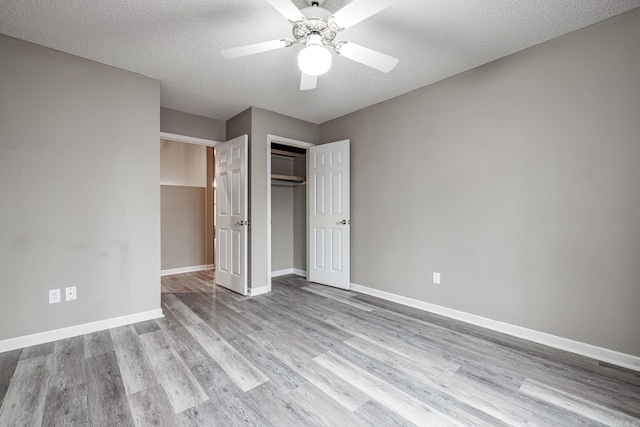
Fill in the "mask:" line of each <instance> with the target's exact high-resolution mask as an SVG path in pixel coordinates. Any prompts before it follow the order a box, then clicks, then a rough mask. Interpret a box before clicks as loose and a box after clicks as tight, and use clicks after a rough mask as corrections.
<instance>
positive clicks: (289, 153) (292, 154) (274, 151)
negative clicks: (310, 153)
mask: <svg viewBox="0 0 640 427" xmlns="http://www.w3.org/2000/svg"><path fill="white" fill-rule="evenodd" d="M271 154H278V155H280V156H285V157H304V153H296V152H294V151H286V150H278V149H276V148H272V149H271Z"/></svg>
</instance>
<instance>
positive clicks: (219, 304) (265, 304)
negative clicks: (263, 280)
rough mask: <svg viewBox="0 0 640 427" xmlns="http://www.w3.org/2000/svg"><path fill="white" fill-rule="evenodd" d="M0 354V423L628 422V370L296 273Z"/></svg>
mask: <svg viewBox="0 0 640 427" xmlns="http://www.w3.org/2000/svg"><path fill="white" fill-rule="evenodd" d="M162 286H163V288H162V289H163V293H162V309H163V312H164V314H165V317H164V318H163V319H158V320H153V321H148V322H142V323H138V324H135V325H130V326H124V327H120V328H114V329H111V330H108V331H102V332H97V333H93V334H88V335H84V336H80V337H76V338H70V339H66V340H60V341H56V342H54V343H49V344H43V345H38V346H34V347H30V348H26V349H22V350H15V351H10V352H5V353H0V402H1V406H0V426H3V427H4V426H38V425H46V426H57V425H61V426H62V425H64V426H75V425H78V426H86V425H93V426H112V425H114V426H115V425H119V426H134V425H137V426H155V425H157V426H236V425H238V426H239V425H242V426H278V427H280V426H331V427H337V426H409V425H424V426H440V425H442V426H449V425H465V426H503V425H513V426H522V425H538V426H577V425H580V426H600V425H609V426H638V425H640V373H639V372H635V371H631V370H627V369H623V368H619V367H616V366H612V365H608V364H605V363H599V362H598V361H596V360H593V359H589V358H586V357H582V356H578V355H575V354H571V353H567V352H563V351H560V350H555V349H551V348H548V347H545V346H542V345H538V344H534V343H531V342H528V341H524V340H520V339H516V338H513V337H510V336H507V335H503V334H499V333H496V332H492V331H488V330H485V329H482V328H478V327H475V326H471V325H468V324H465V323H462V322H457V321H454V320H451V319H447V318H444V317H440V316H436V315H432V314H429V313H426V312H423V311H420V310H416V309H412V308H407V307H404V306H401V305H398V304H394V303H390V302H386V301H383V300H380V299H378V298H374V297H370V296H366V295H362V294H358V293H355V292H350V291H343V290H339V289H334V288H329V287H325V286H321V285H317V284H313V283H310V282H307V281H306V280H304V279H302V278H300V277H297V276H284V277H281V278H278V279H274V283H273V291H272V292H271V293H270V294H266V295H261V296H258V297H252V298H249V297H242V296H239V295H237V294H234V293H233V292H230V291H228V290H226V289H224V288H220V287H217V286H215V285H214V284H213V276H212V274H211V273H210V272H198V273H187V274H182V275H175V276H167V277H164V278H163V279H162Z"/></svg>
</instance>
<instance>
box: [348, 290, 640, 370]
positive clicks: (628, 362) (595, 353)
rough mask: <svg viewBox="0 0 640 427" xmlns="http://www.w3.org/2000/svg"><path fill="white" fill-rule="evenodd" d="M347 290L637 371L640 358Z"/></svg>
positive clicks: (437, 308) (433, 306) (392, 296)
mask: <svg viewBox="0 0 640 427" xmlns="http://www.w3.org/2000/svg"><path fill="white" fill-rule="evenodd" d="M351 290H353V291H356V292H360V293H363V294H367V295H371V296H374V297H378V298H381V299H384V300H387V301H392V302H396V303H398V304H402V305H406V306H409V307H413V308H417V309H420V310H424V311H428V312H430V313H435V314H439V315H442V316H446V317H450V318H452V319H456V320H460V321H463V322H466V323H471V324H472V325H477V326H481V327H483V328H487V329H491V330H494V331H497V332H502V333H505V334H508V335H512V336H514V337H518V338H523V339H525V340H529V341H533V342H536V343H539V344H544V345H547V346H549V347H554V348H558V349H560V350H566V351H570V352H572V353H576V354H580V355H582V356H587V357H591V358H592V359H596V360H601V361H603V362H607V363H611V364H613V365H617V366H622V367H624V368H629V369H633V370H635V371H640V357H638V356H633V355H631V354H626V353H621V352H618V351H615V350H609V349H607V348H603V347H598V346H595V345H592V344H587V343H583V342H580V341H574V340H571V339H568V338H562V337H558V336H556V335H551V334H548V333H546V332H540V331H536V330H533V329H528V328H524V327H522V326H516V325H512V324H509V323H505V322H500V321H498V320H492V319H487V318H486V317H481V316H476V315H475V314H470V313H465V312H464V311H459V310H454V309H452V308H447V307H442V306H440V305H436V304H431V303H428V302H424V301H420V300H417V299H413V298H408V297H403V296H401V295H396V294H392V293H390V292H385V291H380V290H378V289H373V288H369V287H366V286H361V285H357V284H355V283H352V284H351Z"/></svg>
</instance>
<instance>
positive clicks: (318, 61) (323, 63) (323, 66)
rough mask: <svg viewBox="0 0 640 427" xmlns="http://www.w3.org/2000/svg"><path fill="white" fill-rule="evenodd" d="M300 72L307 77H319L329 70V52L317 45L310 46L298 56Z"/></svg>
mask: <svg viewBox="0 0 640 427" xmlns="http://www.w3.org/2000/svg"><path fill="white" fill-rule="evenodd" d="M298 66H299V67H300V71H302V72H303V73H304V74H306V75H308V76H319V75H321V74H324V73H326V72H327V71H329V68H331V52H329V51H328V50H327V49H325V48H324V47H322V46H319V45H317V44H310V45H308V46H307V47H305V48H304V49H302V50H301V51H300V53H299V54H298Z"/></svg>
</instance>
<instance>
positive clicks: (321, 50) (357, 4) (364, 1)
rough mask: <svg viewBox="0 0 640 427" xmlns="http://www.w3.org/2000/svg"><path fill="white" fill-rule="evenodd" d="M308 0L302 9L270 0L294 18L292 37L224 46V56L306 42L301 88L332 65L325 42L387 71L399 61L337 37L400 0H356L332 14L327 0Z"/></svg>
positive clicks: (312, 83) (281, 0) (311, 84)
mask: <svg viewBox="0 0 640 427" xmlns="http://www.w3.org/2000/svg"><path fill="white" fill-rule="evenodd" d="M306 1H307V3H308V4H309V7H306V8H304V9H302V10H300V9H298V8H297V7H296V5H295V4H293V3H292V2H291V0H267V2H269V4H271V6H273V7H274V8H275V9H276V10H277V11H278V12H280V14H282V16H284V17H285V18H287V19H288V20H289V22H291V24H292V25H293V29H292V32H293V37H294V38H293V39H279V40H271V41H266V42H260V43H254V44H249V45H245V46H239V47H233V48H229V49H223V50H221V51H220V54H221V55H222V56H224V57H225V58H228V59H234V58H240V57H242V56H247V55H253V54H254V53H260V52H266V51H269V50H275V49H281V48H285V47H291V46H293V45H294V44H302V45H305V48H304V49H302V50H301V51H300V53H299V54H298V66H299V67H300V71H301V72H302V78H301V79H300V90H309V89H315V88H316V86H317V83H318V76H319V75H321V74H324V73H326V72H327V71H328V70H329V68H331V52H330V51H329V50H327V49H326V48H325V46H328V47H330V48H332V49H333V51H334V52H335V53H337V54H338V55H342V56H344V57H346V58H349V59H352V60H354V61H356V62H359V63H361V64H364V65H367V66H369V67H371V68H375V69H376V70H379V71H382V72H384V73H388V72H389V71H391V70H392V69H393V68H394V67H395V66H396V65H397V64H398V59H396V58H394V57H392V56H389V55H385V54H384V53H380V52H377V51H375V50H372V49H369V48H367V47H364V46H360V45H358V44H355V43H353V42H348V41H338V42H335V41H334V39H335V37H336V35H337V34H338V33H339V32H341V31H343V30H345V29H347V28H349V27H351V26H353V25H355V24H357V23H358V22H360V21H363V20H364V19H366V18H368V17H370V16H371V15H374V14H376V13H378V12H380V11H381V10H383V9H386V8H387V7H389V6H391V5H392V4H393V3H395V2H396V1H397V0H353V1H352V2H351V3H349V4H347V5H346V6H345V7H343V8H342V9H340V10H339V11H337V12H336V13H333V14H332V13H331V12H330V11H328V10H327V9H324V8H323V7H322V5H323V4H324V1H325V0H306Z"/></svg>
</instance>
